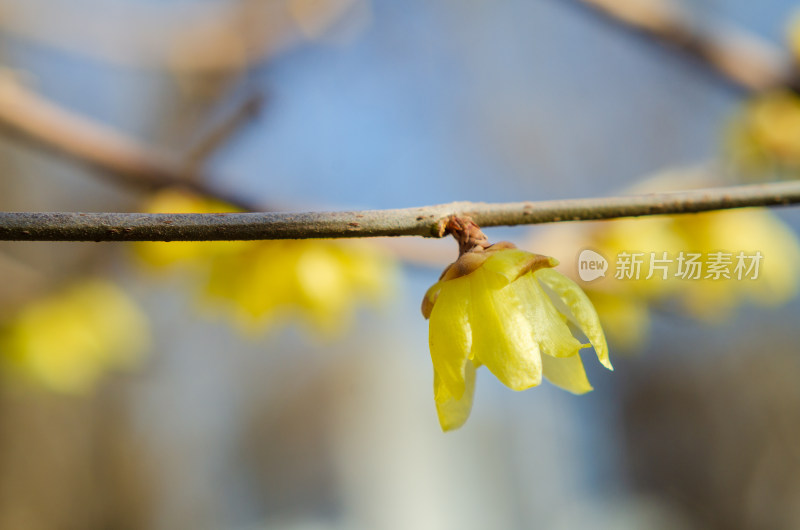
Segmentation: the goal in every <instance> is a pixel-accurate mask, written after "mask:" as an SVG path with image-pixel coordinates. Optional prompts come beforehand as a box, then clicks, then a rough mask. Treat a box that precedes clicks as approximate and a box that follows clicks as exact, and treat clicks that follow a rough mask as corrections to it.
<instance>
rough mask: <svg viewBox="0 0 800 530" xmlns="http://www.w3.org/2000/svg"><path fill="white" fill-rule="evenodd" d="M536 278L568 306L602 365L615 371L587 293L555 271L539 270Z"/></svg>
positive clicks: (535, 274)
mask: <svg viewBox="0 0 800 530" xmlns="http://www.w3.org/2000/svg"><path fill="white" fill-rule="evenodd" d="M534 276H535V277H536V278H537V279H538V280H539V281H541V282H543V283H544V284H545V285H546V286H547V287H549V288H550V289H552V290H553V292H555V294H556V295H558V297H559V298H560V299H561V300H562V301H563V302H564V304H566V306H567V307H568V308H569V309H570V311H571V312H572V316H573V317H574V318H575V323H576V324H577V325H578V327H579V328H580V329H581V331H583V333H584V334H585V335H586V336H587V337H588V338H589V342H591V343H592V346H594V350H595V352H596V353H597V358H598V360H599V361H600V363H601V364H602V365H603V366H605V367H606V368H608V369H609V370H613V369H614V368H613V367H612V366H611V361H610V360H609V359H608V345H607V344H606V337H605V335H604V334H603V328H602V327H601V326H600V319H599V318H598V316H597V311H595V309H594V306H593V305H592V302H591V301H589V297H587V296H586V293H584V292H583V290H582V289H581V288H580V287H579V286H578V284H576V283H575V282H573V281H572V280H570V279H569V278H567V277H566V276H564V275H563V274H561V273H560V272H558V271H556V270H554V269H539V270H538V271H536V272H534Z"/></svg>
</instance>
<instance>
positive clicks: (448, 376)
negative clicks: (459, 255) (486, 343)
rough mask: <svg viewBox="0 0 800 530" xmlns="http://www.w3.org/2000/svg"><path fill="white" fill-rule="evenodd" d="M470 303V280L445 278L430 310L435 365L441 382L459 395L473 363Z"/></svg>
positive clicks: (432, 353) (451, 391)
mask: <svg viewBox="0 0 800 530" xmlns="http://www.w3.org/2000/svg"><path fill="white" fill-rule="evenodd" d="M426 296H427V295H426ZM469 307H470V280H469V279H468V277H464V278H457V279H455V280H448V281H446V282H442V286H441V290H440V292H439V298H438V299H437V300H436V304H435V305H434V306H433V309H432V310H431V314H430V315H431V318H430V323H429V333H428V343H429V345H430V349H431V360H432V361H433V369H434V371H435V372H436V373H437V374H438V375H439V378H440V380H441V386H442V387H443V388H445V389H446V390H447V392H448V393H449V394H450V395H451V396H452V397H453V398H455V399H461V397H462V395H463V393H464V377H465V372H464V365H465V364H469V363H468V362H467V361H468V359H469V353H470V349H471V348H472V332H471V330H470V322H469Z"/></svg>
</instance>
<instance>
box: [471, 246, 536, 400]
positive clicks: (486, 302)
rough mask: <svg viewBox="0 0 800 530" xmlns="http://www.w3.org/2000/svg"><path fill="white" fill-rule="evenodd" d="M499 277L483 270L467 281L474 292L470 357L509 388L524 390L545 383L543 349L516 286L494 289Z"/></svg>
mask: <svg viewBox="0 0 800 530" xmlns="http://www.w3.org/2000/svg"><path fill="white" fill-rule="evenodd" d="M487 261H488V260H487ZM496 276H497V275H496V274H495V273H493V272H489V271H486V270H484V268H483V267H481V268H480V269H478V270H477V271H475V272H474V273H472V274H471V275H470V276H468V277H465V278H467V279H468V280H470V286H471V289H472V290H471V293H472V304H471V306H470V314H469V321H470V325H471V329H472V350H471V356H470V357H471V358H474V359H475V360H476V361H478V362H481V363H483V364H485V365H486V367H487V368H488V369H489V370H490V371H491V372H492V373H493V374H494V375H495V376H496V377H497V378H498V379H499V380H500V382H502V383H503V384H504V385H506V386H507V387H509V388H511V389H512V390H524V389H526V388H530V387H532V386H536V385H538V384H540V383H541V381H542V361H541V358H540V355H539V346H538V344H537V343H536V340H535V338H534V330H533V326H532V324H531V320H530V318H529V315H527V314H526V313H525V310H526V308H525V305H524V304H522V303H521V302H520V300H519V298H518V296H517V294H516V293H515V288H514V285H513V284H510V285H506V286H505V287H502V288H497V287H496V286H495V287H493V282H494V277H496Z"/></svg>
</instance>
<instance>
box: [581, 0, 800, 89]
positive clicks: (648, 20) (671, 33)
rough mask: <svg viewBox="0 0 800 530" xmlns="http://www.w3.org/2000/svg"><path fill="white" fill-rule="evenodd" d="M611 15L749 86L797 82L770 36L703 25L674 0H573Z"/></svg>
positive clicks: (748, 87)
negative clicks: (762, 36) (692, 18)
mask: <svg viewBox="0 0 800 530" xmlns="http://www.w3.org/2000/svg"><path fill="white" fill-rule="evenodd" d="M571 3H573V4H578V5H582V6H586V7H589V8H591V9H593V10H594V11H595V12H598V13H600V14H602V15H604V16H605V17H607V18H608V19H609V20H611V21H613V22H616V23H618V24H621V25H622V26H624V27H627V28H628V29H631V30H633V31H635V32H637V33H640V34H642V35H645V36H648V37H652V38H655V39H657V40H659V41H661V42H663V43H665V44H667V45H670V46H673V47H676V48H678V49H680V50H683V51H684V52H685V53H687V54H689V55H691V56H692V57H694V58H696V59H698V60H699V61H701V62H702V63H704V64H707V65H708V66H710V67H711V68H712V69H714V70H716V71H717V73H719V74H721V75H722V76H723V77H725V78H726V79H728V80H729V81H731V82H733V83H734V84H735V85H737V86H739V87H741V88H744V89H746V90H748V91H763V90H768V89H771V88H777V87H782V86H784V87H792V88H796V87H797V86H798V78H797V72H796V71H795V69H794V67H793V65H792V62H791V60H790V59H789V57H788V55H787V54H786V53H784V52H783V51H782V50H780V49H778V48H777V47H775V46H773V45H772V44H770V43H768V42H767V41H765V40H763V39H761V38H759V37H757V36H755V35H753V34H750V33H747V32H745V31H743V30H741V29H738V28H734V27H731V26H723V25H722V24H720V23H716V24H715V25H713V26H699V25H698V24H696V23H693V21H692V20H691V18H690V16H689V14H688V13H687V12H686V11H685V10H684V9H682V8H681V7H680V6H678V5H677V4H676V2H674V1H671V0H572V2H571Z"/></svg>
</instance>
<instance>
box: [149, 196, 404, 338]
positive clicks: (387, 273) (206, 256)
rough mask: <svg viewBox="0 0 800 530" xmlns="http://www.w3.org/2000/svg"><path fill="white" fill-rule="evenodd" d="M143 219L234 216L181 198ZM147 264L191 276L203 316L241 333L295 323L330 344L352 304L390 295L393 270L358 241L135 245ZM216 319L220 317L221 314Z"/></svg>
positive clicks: (161, 200)
mask: <svg viewBox="0 0 800 530" xmlns="http://www.w3.org/2000/svg"><path fill="white" fill-rule="evenodd" d="M147 211H148V212H153V213H156V212H169V213H214V212H230V211H235V209H234V208H233V207H231V206H230V205H227V204H225V203H221V202H219V201H213V200H208V199H203V198H201V197H197V196H195V195H193V194H189V193H186V192H183V191H176V190H166V191H162V192H160V193H158V194H156V195H155V196H154V197H153V199H152V200H151V202H150V203H149V205H148V207H147ZM136 252H137V254H138V256H139V257H140V258H141V259H142V261H144V262H145V263H146V264H148V265H150V266H153V267H156V268H164V267H167V266H170V267H181V268H183V269H190V270H191V271H193V272H195V273H196V275H195V276H193V278H194V279H196V280H198V282H199V283H200V285H201V287H200V288H199V289H198V290H199V291H200V293H201V300H202V301H203V302H205V307H206V309H212V310H217V309H222V311H221V313H222V314H223V315H224V316H226V317H229V318H230V319H231V320H232V322H233V323H234V324H235V325H236V326H237V328H238V329H239V330H241V331H244V332H247V333H253V332H256V331H261V330H262V329H263V328H265V327H267V326H268V325H269V324H272V323H274V322H276V321H278V320H281V319H286V317H291V318H297V317H299V318H300V319H302V320H305V321H306V322H309V323H310V324H312V325H313V326H314V328H315V329H316V330H318V331H321V332H322V333H324V334H326V335H328V336H331V335H335V334H337V333H339V332H340V331H342V330H343V329H345V328H346V327H347V325H348V324H349V321H350V320H351V317H352V315H353V313H354V310H355V307H356V304H357V303H358V302H360V301H362V300H365V299H366V300H367V301H371V302H373V301H378V300H380V299H382V298H384V297H385V296H386V295H387V294H388V292H389V291H390V289H391V285H392V279H393V277H394V270H395V266H394V262H393V261H392V260H391V259H390V258H389V257H388V256H387V255H386V254H385V253H384V252H381V251H380V250H379V249H378V247H376V246H375V245H371V244H368V243H365V242H362V241H332V240H285V241H214V242H207V241H198V242H169V243H149V242H148V243H137V244H136ZM218 312H219V311H218Z"/></svg>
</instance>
